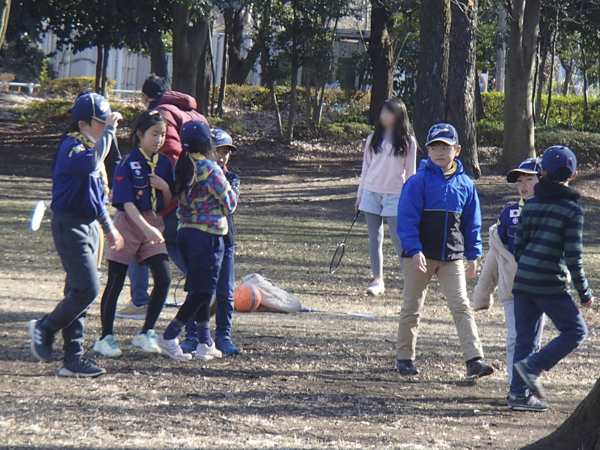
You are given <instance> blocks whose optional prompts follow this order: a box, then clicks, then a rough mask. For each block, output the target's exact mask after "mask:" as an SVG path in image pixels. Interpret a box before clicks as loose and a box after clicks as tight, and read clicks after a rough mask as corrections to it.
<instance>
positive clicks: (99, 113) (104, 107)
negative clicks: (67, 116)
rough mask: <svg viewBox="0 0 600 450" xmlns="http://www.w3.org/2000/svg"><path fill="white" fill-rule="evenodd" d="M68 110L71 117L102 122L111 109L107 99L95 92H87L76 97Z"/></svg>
mask: <svg viewBox="0 0 600 450" xmlns="http://www.w3.org/2000/svg"><path fill="white" fill-rule="evenodd" d="M69 112H70V113H71V117H73V119H79V120H85V119H95V120H97V121H98V122H102V123H104V122H106V119H108V116H109V115H110V113H111V112H112V111H111V110H110V103H108V100H106V99H105V98H104V97H102V96H101V95H100V94H96V93H95V92H87V93H85V94H82V95H80V96H79V97H77V100H75V104H74V105H73V107H72V108H71V109H70V110H69Z"/></svg>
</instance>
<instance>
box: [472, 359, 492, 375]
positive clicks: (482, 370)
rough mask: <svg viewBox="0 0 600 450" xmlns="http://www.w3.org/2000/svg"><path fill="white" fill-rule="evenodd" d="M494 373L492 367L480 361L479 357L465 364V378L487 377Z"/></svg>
mask: <svg viewBox="0 0 600 450" xmlns="http://www.w3.org/2000/svg"><path fill="white" fill-rule="evenodd" d="M493 373H494V368H493V367H492V366H488V365H487V364H484V363H482V362H481V360H480V359H478V360H477V361H473V362H472V363H470V364H467V378H468V379H469V380H473V379H475V378H481V377H487V376H488V375H491V374H493Z"/></svg>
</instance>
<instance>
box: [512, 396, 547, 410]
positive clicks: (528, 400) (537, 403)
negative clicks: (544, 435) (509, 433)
mask: <svg viewBox="0 0 600 450" xmlns="http://www.w3.org/2000/svg"><path fill="white" fill-rule="evenodd" d="M548 408H549V406H548V403H546V402H543V401H541V400H538V399H537V398H535V397H534V396H533V395H532V394H529V396H525V397H517V396H516V395H512V394H509V395H508V409H510V410H512V411H534V412H544V411H548Z"/></svg>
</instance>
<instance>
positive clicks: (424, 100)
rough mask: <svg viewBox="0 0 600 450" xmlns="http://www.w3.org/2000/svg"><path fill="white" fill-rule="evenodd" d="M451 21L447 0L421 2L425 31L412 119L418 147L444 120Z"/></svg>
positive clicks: (422, 37) (425, 0)
mask: <svg viewBox="0 0 600 450" xmlns="http://www.w3.org/2000/svg"><path fill="white" fill-rule="evenodd" d="M450 23H451V12H450V0H422V1H421V30H428V32H427V33H425V32H422V33H421V39H420V42H421V49H420V52H419V64H418V67H417V92H416V100H415V118H414V121H413V123H414V127H415V133H416V135H417V140H418V141H419V144H420V145H421V146H423V145H425V140H426V139H427V132H428V131H429V128H430V127H431V126H432V125H434V124H436V123H439V122H443V121H444V120H445V119H446V117H445V112H446V92H447V88H448V63H449V54H450V45H449V43H450V39H449V38H450Z"/></svg>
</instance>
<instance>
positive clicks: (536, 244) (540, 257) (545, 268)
mask: <svg viewBox="0 0 600 450" xmlns="http://www.w3.org/2000/svg"><path fill="white" fill-rule="evenodd" d="M578 199H579V193H578V192H577V191H575V190H573V189H571V188H569V187H567V186H564V185H562V184H560V183H554V182H552V181H548V180H546V179H544V178H542V179H541V180H540V182H539V183H538V184H537V185H536V187H535V197H533V198H531V199H529V200H528V201H527V203H525V206H524V207H523V209H522V211H521V219H520V222H519V227H518V228H517V235H516V237H515V259H516V260H517V262H518V263H519V267H518V269H517V274H516V275H515V282H514V285H513V292H515V293H525V294H535V295H550V296H552V295H564V294H565V293H569V292H570V289H569V285H568V284H567V281H566V280H567V269H568V270H569V271H570V272H571V277H572V279H573V284H574V285H575V288H576V289H577V292H578V293H579V298H580V299H581V302H582V303H587V302H588V301H589V300H590V299H592V298H593V296H592V291H591V289H590V285H589V284H588V281H587V279H586V277H585V273H584V270H583V260H582V252H583V243H582V238H583V211H582V210H581V207H580V206H579V204H578V203H577V200H578Z"/></svg>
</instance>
